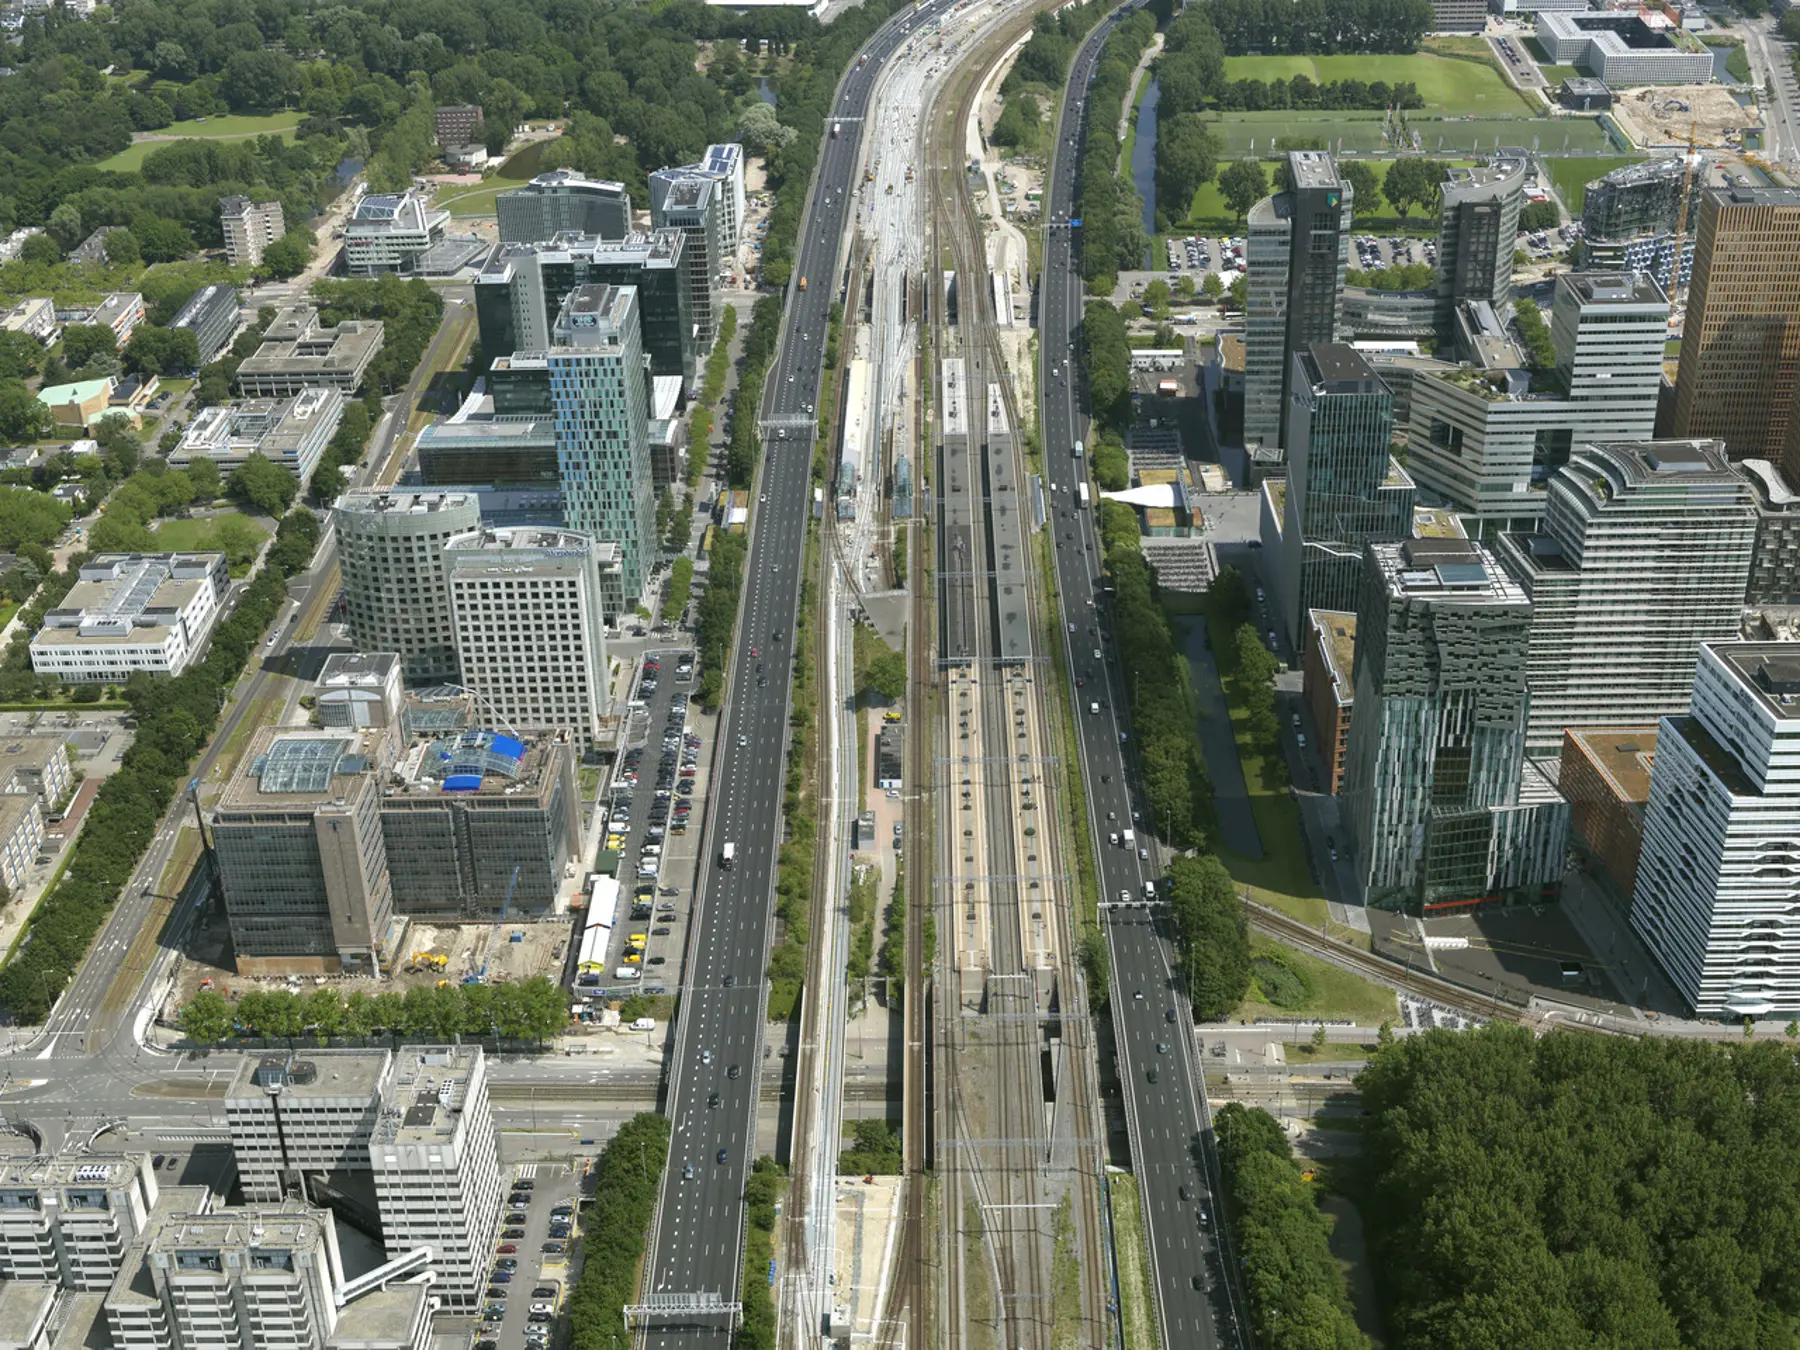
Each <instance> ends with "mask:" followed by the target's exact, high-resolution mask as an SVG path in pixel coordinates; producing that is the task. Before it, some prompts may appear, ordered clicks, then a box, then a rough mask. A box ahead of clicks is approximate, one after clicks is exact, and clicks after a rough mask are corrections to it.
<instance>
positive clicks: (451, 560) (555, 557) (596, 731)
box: [444, 528, 609, 747]
mask: <svg viewBox="0 0 1800 1350" xmlns="http://www.w3.org/2000/svg"><path fill="white" fill-rule="evenodd" d="M444 563H445V571H446V576H447V578H448V581H449V585H450V610H451V614H452V617H453V619H454V622H455V625H456V651H457V657H458V660H459V662H460V663H461V666H462V683H463V684H464V685H466V686H467V687H468V688H470V689H473V690H474V691H475V692H476V693H477V694H479V695H480V696H481V698H482V699H483V700H484V702H483V706H484V707H485V708H488V709H489V710H491V711H492V713H493V715H494V717H495V719H496V720H497V721H498V722H499V724H500V725H501V726H502V727H505V728H506V729H507V730H508V731H509V732H512V733H514V734H531V733H534V732H537V733H543V732H556V731H559V730H562V729H564V728H568V729H572V730H573V731H574V733H575V735H576V737H577V739H578V741H579V742H580V744H581V745H583V746H584V747H585V746H587V745H591V744H593V743H594V742H595V741H596V740H598V739H599V736H600V720H601V718H602V716H603V715H605V714H606V713H607V712H608V711H609V708H608V692H607V690H608V686H607V679H608V672H607V666H606V639H605V635H604V633H603V620H602V616H601V603H602V601H601V596H600V569H599V566H598V563H597V561H596V557H595V551H594V545H593V540H592V539H591V538H589V537H588V536H587V535H584V534H577V533H575V532H573V531H567V530H550V529H531V528H521V529H480V530H474V531H471V532H470V533H468V534H463V535H458V536H457V537H456V538H454V539H452V540H450V541H449V543H447V544H446V545H445V546H444Z"/></svg>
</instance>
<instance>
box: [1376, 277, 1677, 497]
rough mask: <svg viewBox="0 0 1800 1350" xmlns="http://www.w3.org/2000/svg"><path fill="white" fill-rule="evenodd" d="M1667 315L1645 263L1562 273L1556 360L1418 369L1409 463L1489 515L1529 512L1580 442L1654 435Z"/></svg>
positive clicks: (1441, 489)
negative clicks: (1631, 269) (1528, 367)
mask: <svg viewBox="0 0 1800 1350" xmlns="http://www.w3.org/2000/svg"><path fill="white" fill-rule="evenodd" d="M1668 317H1669V302H1668V299H1667V297H1665V296H1664V295H1663V292H1662V288H1661V287H1660V286H1658V285H1657V284H1656V282H1655V281H1654V280H1653V279H1652V278H1650V277H1648V276H1645V275H1643V274H1641V273H1635V274H1633V273H1605V274H1598V275H1597V274H1593V273H1583V272H1576V273H1565V274H1564V275H1562V276H1560V277H1558V278H1557V282H1556V300H1555V305H1554V309H1553V311H1552V315H1551V326H1550V328H1551V338H1552V340H1553V342H1554V344H1555V349H1556V369H1555V370H1554V371H1540V372H1535V373H1534V372H1529V371H1525V370H1519V369H1511V370H1508V369H1478V368H1476V367H1472V366H1462V367H1459V368H1457V369H1455V370H1450V371H1429V372H1421V373H1420V374H1419V375H1418V377H1417V378H1416V379H1414V381H1413V386H1412V421H1411V423H1410V424H1409V426H1408V428H1407V451H1408V454H1407V461H1406V466H1407V471H1408V472H1409V473H1411V474H1412V476H1413V478H1414V479H1415V480H1417V482H1418V484H1419V486H1420V487H1421V488H1422V489H1425V490H1426V491H1429V492H1431V493H1434V494H1436V495H1437V496H1438V498H1439V499H1440V500H1443V501H1447V502H1449V503H1450V504H1451V505H1453V506H1455V507H1456V508H1457V509H1458V510H1461V511H1465V512H1468V513H1470V514H1472V515H1476V516H1479V517H1481V518H1482V519H1483V520H1484V521H1490V522H1501V521H1520V522H1529V521H1531V520H1532V519H1534V518H1535V517H1537V516H1538V515H1540V514H1542V512H1543V509H1544V492H1545V488H1546V486H1547V485H1548V484H1549V481H1550V478H1551V476H1552V475H1553V474H1555V472H1556V471H1557V469H1559V468H1561V467H1562V466H1563V465H1564V464H1566V463H1568V460H1569V454H1570V452H1571V450H1572V449H1573V448H1574V447H1575V446H1576V445H1579V444H1582V443H1584V442H1609V441H1638V440H1648V439H1649V438H1650V437H1651V436H1652V435H1653V434H1654V432H1655V425H1656V399H1657V390H1658V388H1659V387H1660V385H1661V383H1662V357H1663V347H1664V344H1665V342H1666V340H1667V329H1668Z"/></svg>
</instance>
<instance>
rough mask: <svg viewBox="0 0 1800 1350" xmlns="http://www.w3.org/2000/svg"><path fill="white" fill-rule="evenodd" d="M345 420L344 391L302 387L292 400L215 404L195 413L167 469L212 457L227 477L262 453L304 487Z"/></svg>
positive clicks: (276, 399)
mask: <svg viewBox="0 0 1800 1350" xmlns="http://www.w3.org/2000/svg"><path fill="white" fill-rule="evenodd" d="M343 416H344V395H343V393H342V392H341V391H340V390H337V389H331V388H323V387H322V388H318V389H303V390H301V391H300V393H298V394H296V395H295V396H294V397H292V398H251V399H244V400H242V401H240V402H237V403H215V404H213V405H212V406H211V407H209V408H202V409H201V410H200V411H199V412H197V413H195V414H194V420H193V421H191V422H189V423H188V428H187V431H186V433H185V434H183V436H182V438H181V441H180V443H179V444H178V445H176V447H175V449H174V450H172V451H171V452H170V453H169V467H170V468H171V469H185V468H187V466H188V465H190V464H192V463H193V462H194V461H195V460H196V459H210V460H211V461H212V462H213V463H214V464H216V465H218V468H219V473H220V476H221V477H223V476H227V475H229V474H230V473H231V472H232V470H234V469H236V468H238V467H240V466H241V465H242V464H243V463H244V462H245V461H246V460H248V459H249V458H250V456H251V455H252V454H260V455H262V456H263V458H265V459H267V460H269V461H270V462H271V463H274V464H279V465H280V466H281V467H282V468H284V469H286V470H287V471H288V472H289V473H291V474H293V475H294V477H295V478H297V479H298V480H299V481H300V483H301V485H302V486H304V485H305V484H306V483H308V482H309V481H311V479H312V473H313V470H314V469H316V468H318V466H319V460H320V458H321V457H322V456H323V455H324V453H325V447H326V446H327V445H329V444H331V438H332V437H333V436H334V435H336V434H337V427H338V422H339V421H341V420H342V419H343Z"/></svg>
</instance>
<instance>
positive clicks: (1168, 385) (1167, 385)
mask: <svg viewBox="0 0 1800 1350" xmlns="http://www.w3.org/2000/svg"><path fill="white" fill-rule="evenodd" d="M1180 392H1181V386H1180V385H1179V384H1177V383H1176V382H1175V381H1174V380H1158V381H1157V382H1156V393H1157V397H1159V398H1174V397H1175V395H1177V394H1179V393H1180Z"/></svg>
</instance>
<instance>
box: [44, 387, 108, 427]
mask: <svg viewBox="0 0 1800 1350" xmlns="http://www.w3.org/2000/svg"><path fill="white" fill-rule="evenodd" d="M112 396H113V378H112V376H110V375H102V376H101V377H100V378H99V379H97V380H76V381H75V382H74V383H72V384H48V385H45V386H44V387H43V388H42V389H39V390H38V393H37V401H38V402H39V403H41V404H43V405H44V406H45V407H46V408H48V409H49V410H50V417H51V420H52V421H53V422H54V423H55V424H56V425H57V426H59V427H79V428H80V429H81V430H83V431H86V430H87V429H88V428H89V427H91V426H93V425H94V423H96V422H98V421H99V420H100V419H101V418H102V417H105V416H106V414H107V413H108V412H110V411H111V410H112Z"/></svg>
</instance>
